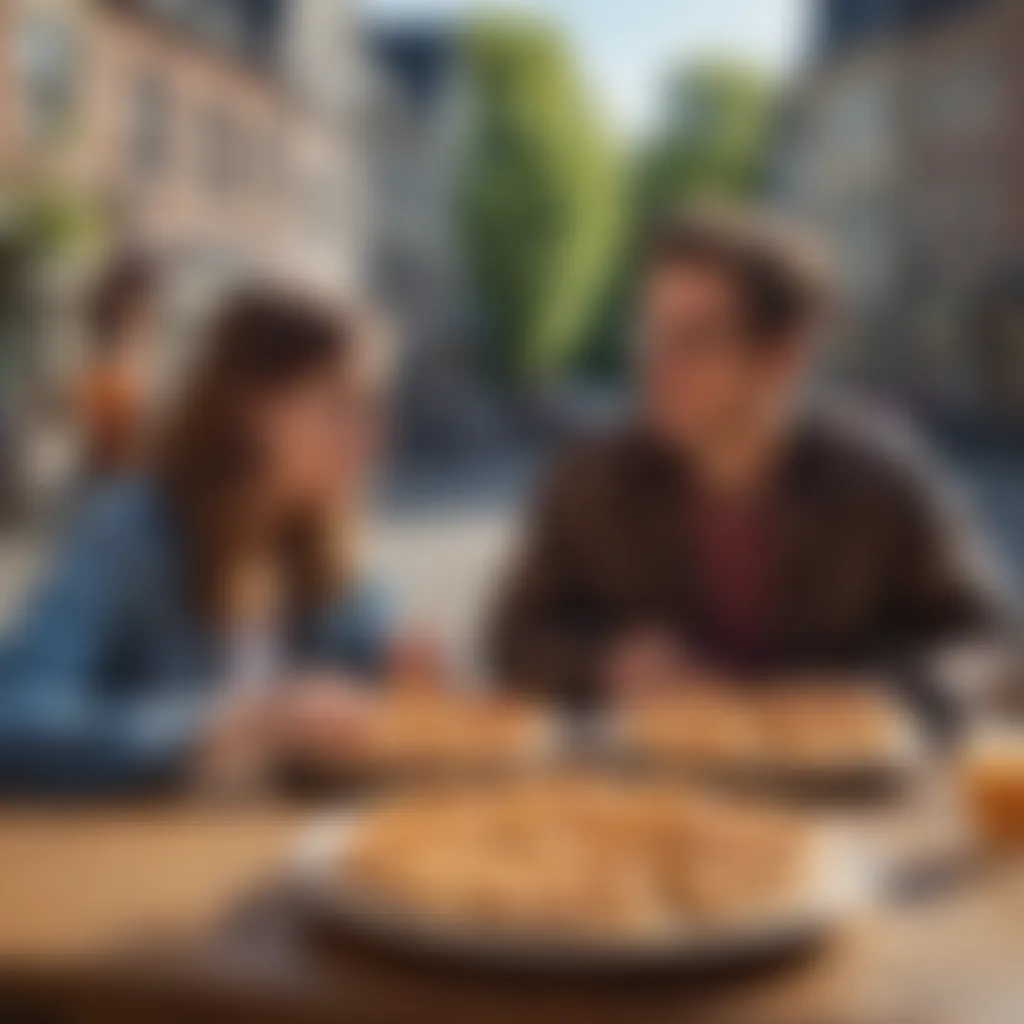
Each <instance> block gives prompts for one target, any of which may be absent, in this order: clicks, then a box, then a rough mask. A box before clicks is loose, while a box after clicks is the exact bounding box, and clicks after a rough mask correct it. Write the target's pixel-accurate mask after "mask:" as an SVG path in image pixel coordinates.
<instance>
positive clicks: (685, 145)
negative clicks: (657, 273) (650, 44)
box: [582, 57, 775, 376]
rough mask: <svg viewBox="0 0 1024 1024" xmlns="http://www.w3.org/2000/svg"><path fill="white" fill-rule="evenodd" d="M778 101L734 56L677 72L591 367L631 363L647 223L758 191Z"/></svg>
mask: <svg viewBox="0 0 1024 1024" xmlns="http://www.w3.org/2000/svg"><path fill="white" fill-rule="evenodd" d="M774 108H775V89H774V87H773V85H772V83H771V82H770V81H769V80H768V79H767V78H766V77H765V76H764V75H763V74H761V73H760V72H759V71H758V70H757V69H755V68H752V67H750V66H749V65H747V64H744V63H742V62H739V61H736V60H733V59H730V58H726V57H714V58H712V57H709V58H706V59H705V60H703V61H699V62H696V63H687V64H685V65H681V66H680V67H679V68H678V69H677V70H676V71H674V72H673V73H672V74H670V75H669V77H668V81H667V87H666V89H665V94H664V99H663V102H662V107H661V110H660V111H659V116H658V118H657V120H656V123H655V125H654V130H653V132H652V134H651V136H650V137H649V139H648V140H647V141H646V143H645V144H643V145H640V146H638V147H637V150H636V152H635V154H634V156H633V160H632V165H631V168H630V172H629V183H628V189H627V192H628V209H629V219H628V225H629V227H628V230H627V231H626V233H625V236H624V239H623V244H622V245H621V247H620V250H619V257H618V263H617V268H616V271H615V274H614V278H613V283H612V284H611V286H610V287H609V288H608V290H607V292H606V295H605V299H604V303H603V307H602V312H601V315H600V317H599V323H600V326H599V328H598V330H596V331H595V332H594V335H593V339H592V343H591V344H590V345H589V346H588V348H587V350H586V351H585V352H584V353H583V358H582V362H583V363H584V368H585V369H586V370H587V371H589V372H593V373H596V374H599V375H601V376H617V375H620V374H621V372H622V370H623V363H624V337H625V335H626V332H627V319H628V316H629V299H630V294H631V291H632V285H633V277H634V269H635V266H636V262H637V256H638V252H639V248H640V243H641V239H642V236H643V233H644V231H645V229H646V227H647V225H648V224H649V223H650V222H651V221H653V220H656V219H657V218H658V217H659V216H661V215H663V214H665V213H667V212H669V211H671V210H675V209H683V208H685V207H686V206H687V205H689V204H694V203H697V204H699V203H705V202H711V201H722V202H743V201H747V200H750V199H751V198H753V197H755V196H756V194H757V192H758V191H759V189H760V187H761V185H762V183H763V181H764V176H765V172H766V169H767V163H768V158H769V155H770V146H771V136H772V126H773V118H774Z"/></svg>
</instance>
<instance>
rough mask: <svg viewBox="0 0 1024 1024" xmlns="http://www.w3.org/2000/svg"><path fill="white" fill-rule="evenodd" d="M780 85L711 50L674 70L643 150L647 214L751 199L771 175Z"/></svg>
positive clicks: (640, 182) (640, 179) (641, 181)
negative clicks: (769, 163) (769, 165)
mask: <svg viewBox="0 0 1024 1024" xmlns="http://www.w3.org/2000/svg"><path fill="white" fill-rule="evenodd" d="M774 107H775V91H774V89H773V87H772V84H771V82H770V81H769V80H768V79H767V78H766V77H765V76H764V75H763V74H762V73H761V72H760V71H758V70H757V69H755V68H752V67H751V66H750V65H748V64H744V63H742V62H739V61H736V60H732V59H729V58H708V59H705V60H703V61H700V62H697V63H695V64H689V65H686V66H684V67H682V68H680V69H678V70H677V71H675V72H674V73H672V74H671V75H670V76H669V79H668V85H667V88H666V91H665V100H664V105H663V109H662V112H661V117H660V120H659V123H658V125H657V128H656V133H655V136H654V138H653V140H652V142H651V143H650V145H649V146H648V147H647V148H646V150H645V151H644V152H643V153H642V154H641V156H640V161H639V167H638V174H637V183H636V184H637V189H638V193H639V194H638V196H637V203H638V206H639V212H640V213H641V215H643V216H648V217H649V216H654V215H657V214H658V213H660V212H662V211H663V210H664V209H665V208H671V207H674V206H678V205H681V204H686V203H692V202H701V201H711V200H733V201H735V200H743V199H748V198H749V197H751V196H752V195H753V194H754V193H756V191H757V189H758V188H759V186H760V184H761V182H762V181H763V177H764V173H765V170H766V163H767V158H768V154H769V146H770V141H771V132H772V123H773V110H774Z"/></svg>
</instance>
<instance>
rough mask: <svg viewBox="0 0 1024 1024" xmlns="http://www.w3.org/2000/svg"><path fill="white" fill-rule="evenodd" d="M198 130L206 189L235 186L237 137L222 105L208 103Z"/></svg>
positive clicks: (221, 191) (214, 190)
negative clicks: (210, 105)
mask: <svg viewBox="0 0 1024 1024" xmlns="http://www.w3.org/2000/svg"><path fill="white" fill-rule="evenodd" d="M200 131H201V133H202V134H201V138H200V150H199V151H200V160H201V165H202V166H201V168H200V173H201V175H202V179H203V183H204V185H205V186H206V189H207V190H208V191H209V192H212V193H216V194H224V193H227V192H232V191H234V190H236V189H237V188H238V184H239V182H238V177H239V156H240V154H239V146H240V139H239V133H238V129H237V126H236V125H235V122H234V120H233V119H232V118H231V116H230V115H229V114H228V112H227V111H226V110H224V109H223V108H221V107H211V108H209V109H208V110H206V112H205V113H204V114H203V116H202V122H201V125H200Z"/></svg>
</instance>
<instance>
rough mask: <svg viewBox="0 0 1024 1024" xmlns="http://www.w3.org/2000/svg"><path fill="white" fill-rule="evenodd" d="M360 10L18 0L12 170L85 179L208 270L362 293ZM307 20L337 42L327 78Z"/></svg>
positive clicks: (9, 14)
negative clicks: (354, 91) (356, 186)
mask: <svg viewBox="0 0 1024 1024" xmlns="http://www.w3.org/2000/svg"><path fill="white" fill-rule="evenodd" d="M328 11H329V12H331V13H332V17H331V18H325V17H324V14H325V12H328ZM350 16H351V12H350V11H349V10H348V8H347V6H346V5H345V4H344V3H341V2H335V0H331V2H329V3H325V2H323V0H287V2H286V0H205V2H202V3H197V2H194V0H7V2H5V4H4V5H3V10H2V12H0V79H2V81H3V82H4V85H5V88H4V96H5V101H4V103H3V104H2V105H0V175H2V177H3V180H5V181H8V182H11V181H15V182H16V181H26V180H35V181H39V180H46V181H48V182H52V183H53V184H54V187H61V188H67V189H74V190H76V191H78V192H80V193H81V194H83V195H85V196H88V198H89V200H90V201H92V202H95V203H96V204H98V206H99V207H100V208H101V209H102V210H103V213H104V216H105V217H106V219H107V220H108V222H109V224H110V225H111V228H112V231H113V233H114V234H115V235H116V236H118V238H119V240H123V241H124V242H126V243H128V242H130V243H135V244H144V245H146V246H147V247H151V248H155V249H158V250H159V251H161V252H166V253H167V254H168V256H169V258H173V259H175V260H177V261H178V262H181V263H191V264H192V265H193V266H194V267H195V268H197V269H198V268H200V267H204V268H215V267H229V266H230V267H239V268H246V269H255V270H259V271H269V272H272V273H288V274H292V275H297V276H299V277H303V278H315V279H316V280H317V281H318V282H322V283H324V284H328V285H330V286H332V287H335V288H344V287H352V286H353V285H354V281H353V280H352V279H353V277H354V274H355V271H356V268H357V265H358V259H357V255H356V250H357V247H358V245H359V241H360V240H359V231H358V225H357V221H358V210H357V209H356V205H357V204H356V197H355V196H354V194H353V192H352V189H353V174H352V164H353V160H354V158H355V156H354V155H355V154H356V153H357V151H358V145H357V144H356V142H355V140H354V138H353V131H354V130H355V127H354V126H355V119H354V118H352V119H351V121H350V122H349V123H346V120H345V118H344V117H343V116H341V114H342V111H341V107H340V102H341V100H340V97H342V96H343V94H344V92H345V89H346V86H347V76H348V75H349V73H350V72H351V70H352V67H353V64H352V61H351V59H350V54H349V53H348V52H347V51H346V45H347V42H348V41H349V40H350V37H351V29H350V26H349V20H350ZM311 22H315V23H316V24H317V27H318V30H319V33H320V38H321V39H327V40H330V41H331V43H332V45H334V46H335V47H336V49H337V53H336V54H335V59H333V60H328V59H327V56H326V55H325V54H322V53H319V54H317V57H318V62H314V64H315V66H316V67H317V69H318V72H319V75H320V79H319V80H318V81H316V82H315V83H314V82H313V75H312V74H311V73H309V72H308V71H306V70H302V71H301V73H300V69H303V68H306V69H308V68H310V67H312V66H314V64H310V62H309V61H308V60H307V61H305V63H303V60H302V55H303V54H304V53H305V51H304V50H303V48H302V45H301V43H300V40H301V39H302V38H303V37H305V36H307V35H308V34H309V28H308V24H309V23H311ZM321 46H322V44H321ZM325 77H330V82H325V81H324V78H325ZM204 272H205V271H204Z"/></svg>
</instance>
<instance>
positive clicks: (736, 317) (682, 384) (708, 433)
mask: <svg viewBox="0 0 1024 1024" xmlns="http://www.w3.org/2000/svg"><path fill="white" fill-rule="evenodd" d="M639 332H640V338H639V342H640V351H639V357H640V366H639V369H640V383H641V387H642V391H643V397H644V405H645V409H646V412H647V414H648V416H649V417H650V418H651V419H652V420H653V421H654V423H655V425H656V426H657V427H658V428H659V429H660V430H662V431H664V432H665V433H666V434H667V435H668V436H669V437H671V438H672V439H673V440H675V441H677V442H680V443H683V444H701V443H707V442H708V441H713V440H715V439H717V438H719V437H721V436H722V435H723V434H728V433H731V432H733V431H736V430H743V429H745V428H747V427H748V426H749V425H750V424H751V423H754V422H757V421H760V420H762V419H763V418H764V416H765V414H766V413H767V412H769V411H770V410H772V409H775V408H777V407H778V405H779V403H780V402H782V401H784V400H785V398H786V395H787V393H788V392H789V391H790V390H791V388H792V387H793V385H794V384H795V383H796V381H797V379H798V378H799V376H800V374H801V372H802V367H803V362H804V360H803V349H804V346H802V345H801V344H799V342H798V341H797V340H796V339H782V340H781V343H780V344H778V345H774V346H768V347H767V348H758V346H757V343H756V339H754V338H752V337H751V336H750V330H749V327H748V326H747V324H746V322H745V318H744V308H743V302H742V298H741V296H740V294H739V292H738V290H737V287H736V285H735V284H734V283H733V282H732V281H731V280H730V278H729V277H728V276H727V275H726V274H724V273H722V272H720V271H717V270H714V269H706V268H702V267H698V266H693V267H672V268H665V269H661V270H657V271H655V272H654V274H653V275H652V276H651V278H650V279H649V281H648V282H647V285H646V287H645V288H644V291H643V293H642V295H641V304H640V315H639Z"/></svg>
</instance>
